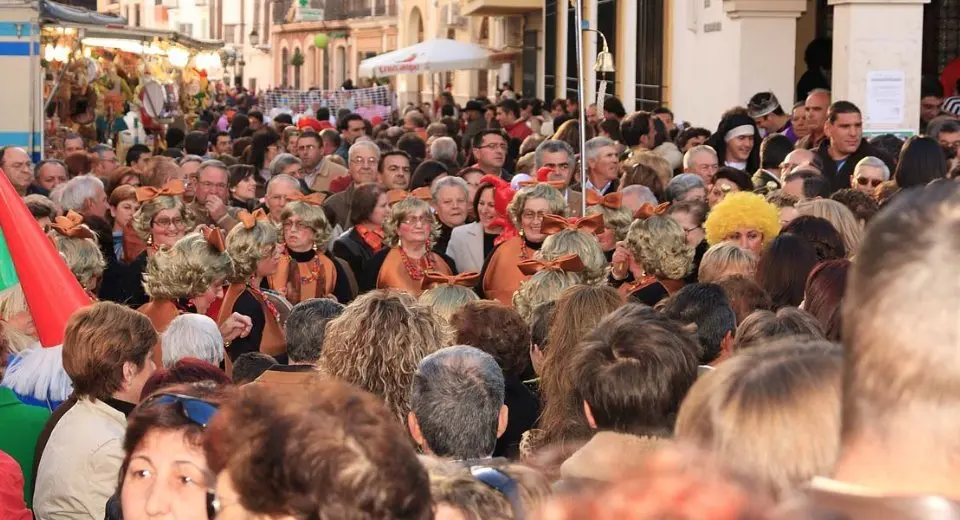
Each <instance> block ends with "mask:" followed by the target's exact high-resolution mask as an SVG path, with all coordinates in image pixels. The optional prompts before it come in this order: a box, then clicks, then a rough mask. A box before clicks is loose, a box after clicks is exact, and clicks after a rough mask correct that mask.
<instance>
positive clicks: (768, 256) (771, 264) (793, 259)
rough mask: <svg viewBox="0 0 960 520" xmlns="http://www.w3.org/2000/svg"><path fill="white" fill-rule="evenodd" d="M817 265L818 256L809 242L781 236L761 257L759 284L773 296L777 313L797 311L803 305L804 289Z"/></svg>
mask: <svg viewBox="0 0 960 520" xmlns="http://www.w3.org/2000/svg"><path fill="white" fill-rule="evenodd" d="M817 262H818V259H817V252H816V250H814V248H813V246H811V245H810V243H809V242H807V241H806V240H804V239H803V238H801V237H799V236H797V235H793V234H790V233H787V234H781V235H779V236H778V237H776V238H774V239H773V242H770V245H769V246H767V249H766V250H765V251H764V252H763V255H761V256H760V262H758V263H757V283H759V284H760V287H763V288H764V290H766V291H767V294H769V295H770V299H771V300H773V307H774V308H775V309H779V308H781V307H788V306H789V307H796V306H798V305H800V302H802V301H803V286H804V284H805V283H806V281H807V275H808V274H810V271H811V270H812V269H813V266H815V265H817Z"/></svg>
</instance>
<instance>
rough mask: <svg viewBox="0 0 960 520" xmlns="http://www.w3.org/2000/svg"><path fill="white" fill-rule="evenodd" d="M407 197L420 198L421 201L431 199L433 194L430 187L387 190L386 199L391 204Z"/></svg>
mask: <svg viewBox="0 0 960 520" xmlns="http://www.w3.org/2000/svg"><path fill="white" fill-rule="evenodd" d="M409 197H413V198H415V199H420V200H422V201H430V200H431V199H433V196H432V195H431V194H430V188H427V187H423V188H417V189H415V190H413V191H407V190H390V191H388V192H387V201H388V202H389V204H390V205H391V206H393V205H394V204H396V203H398V202H400V201H401V200H404V199H407V198H409Z"/></svg>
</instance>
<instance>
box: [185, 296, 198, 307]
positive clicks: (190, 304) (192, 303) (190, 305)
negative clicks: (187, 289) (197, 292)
mask: <svg viewBox="0 0 960 520" xmlns="http://www.w3.org/2000/svg"><path fill="white" fill-rule="evenodd" d="M187 306H189V307H193V308H194V309H196V308H197V304H196V303H195V302H194V301H193V298H187Z"/></svg>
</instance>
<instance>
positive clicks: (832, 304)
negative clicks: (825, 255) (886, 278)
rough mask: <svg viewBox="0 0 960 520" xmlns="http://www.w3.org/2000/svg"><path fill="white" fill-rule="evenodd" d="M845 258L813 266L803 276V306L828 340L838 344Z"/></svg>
mask: <svg viewBox="0 0 960 520" xmlns="http://www.w3.org/2000/svg"><path fill="white" fill-rule="evenodd" d="M849 270H850V261H849V260H847V259H838V260H828V261H826V262H821V263H820V264H817V266H816V267H814V268H813V270H812V271H810V276H808V277H807V284H806V287H805V289H804V303H803V307H804V309H806V310H807V311H808V312H809V313H810V314H812V315H813V316H814V317H815V318H817V320H818V321H819V322H820V325H821V326H822V327H823V331H824V333H825V334H826V337H827V339H828V340H830V341H840V329H841V314H840V304H841V303H842V301H843V293H844V291H845V290H846V287H847V272H848V271H849Z"/></svg>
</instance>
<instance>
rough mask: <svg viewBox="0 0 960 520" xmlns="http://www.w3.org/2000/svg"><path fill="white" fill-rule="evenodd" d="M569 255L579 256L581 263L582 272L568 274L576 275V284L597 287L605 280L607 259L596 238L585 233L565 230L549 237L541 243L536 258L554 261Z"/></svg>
mask: <svg viewBox="0 0 960 520" xmlns="http://www.w3.org/2000/svg"><path fill="white" fill-rule="evenodd" d="M570 254H575V255H577V256H579V257H580V260H581V261H582V262H583V271H581V272H579V273H570V274H573V275H576V276H575V278H576V279H577V280H578V282H577V283H582V284H588V285H597V284H599V283H601V282H603V281H604V280H605V279H606V276H607V257H606V256H605V255H604V254H603V249H601V248H600V242H598V241H597V237H596V236H595V235H594V234H592V233H587V232H586V231H580V230H574V229H565V230H563V231H561V232H559V233H557V234H555V235H550V236H548V237H547V238H546V240H544V241H543V246H542V247H541V248H540V251H537V255H536V256H537V258H539V259H542V260H556V259H558V258H560V257H561V256H564V255H570Z"/></svg>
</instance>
